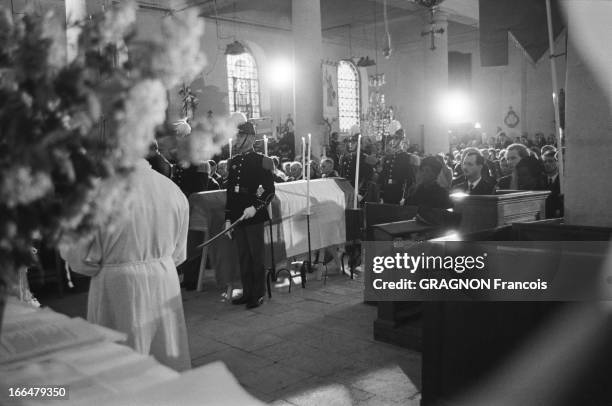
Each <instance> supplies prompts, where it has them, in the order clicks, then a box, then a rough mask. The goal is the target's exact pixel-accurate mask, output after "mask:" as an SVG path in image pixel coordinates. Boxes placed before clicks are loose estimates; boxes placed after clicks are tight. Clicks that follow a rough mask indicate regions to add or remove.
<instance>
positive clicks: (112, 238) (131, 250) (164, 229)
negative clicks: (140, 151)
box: [62, 161, 191, 371]
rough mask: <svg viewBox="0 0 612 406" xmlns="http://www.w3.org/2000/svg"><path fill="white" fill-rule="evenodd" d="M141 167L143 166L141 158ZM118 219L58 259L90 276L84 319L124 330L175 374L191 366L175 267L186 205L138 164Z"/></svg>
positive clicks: (183, 239)
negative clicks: (130, 196)
mask: <svg viewBox="0 0 612 406" xmlns="http://www.w3.org/2000/svg"><path fill="white" fill-rule="evenodd" d="M143 163H144V164H146V161H143ZM133 176H134V179H133V183H132V191H133V196H134V197H133V199H132V201H131V202H130V204H129V205H128V206H127V207H126V210H128V215H127V216H126V219H125V221H123V222H121V224H119V226H118V227H117V228H116V229H114V230H113V231H112V232H107V231H102V232H100V233H99V235H98V237H97V238H96V239H95V240H94V241H93V243H92V244H91V245H88V246H87V247H78V246H75V247H73V248H71V249H69V250H68V251H67V252H63V253H62V256H63V257H64V258H65V259H66V261H67V262H68V264H69V265H70V267H71V268H72V269H73V270H74V271H75V272H79V271H80V270H82V271H85V272H81V273H87V271H91V268H92V266H93V267H96V266H97V267H99V268H100V271H99V272H98V273H97V274H96V275H95V276H93V277H92V278H91V284H90V287H89V299H88V305H87V307H88V308H87V318H88V320H89V321H90V322H92V323H96V324H99V325H102V326H106V327H109V328H111V329H114V330H118V331H121V332H124V333H126V334H127V335H128V344H129V345H130V346H131V347H132V348H134V349H135V350H136V351H138V352H140V353H143V354H151V355H153V356H155V358H156V359H157V360H158V361H159V362H161V363H162V364H164V365H167V366H169V367H171V368H174V369H175V370H178V371H181V370H185V369H189V368H190V367H191V360H190V356H189V344H188V341H187V326H186V325H185V315H184V313H183V303H182V298H181V289H180V285H179V280H178V275H177V271H176V265H178V264H180V263H182V262H183V261H184V260H185V258H186V247H187V229H188V224H189V204H188V202H187V199H186V198H185V195H184V194H183V193H182V192H181V190H180V189H179V188H178V187H177V186H176V185H175V184H174V183H173V182H172V181H171V180H170V179H168V178H166V177H165V176H163V175H161V174H159V173H157V172H156V171H154V170H153V169H151V167H150V166H149V165H148V164H146V166H145V165H140V166H139V167H138V168H137V170H136V171H135V173H134V174H133Z"/></svg>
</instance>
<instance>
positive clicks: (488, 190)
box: [453, 178, 495, 196]
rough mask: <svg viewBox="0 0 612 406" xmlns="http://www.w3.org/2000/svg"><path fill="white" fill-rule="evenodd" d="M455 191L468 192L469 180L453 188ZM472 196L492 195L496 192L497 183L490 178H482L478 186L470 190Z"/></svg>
mask: <svg viewBox="0 0 612 406" xmlns="http://www.w3.org/2000/svg"><path fill="white" fill-rule="evenodd" d="M453 191H454V192H457V191H459V192H465V193H468V182H467V181H465V182H463V183H460V184H459V185H457V187H456V188H454V189H453ZM469 193H470V195H471V196H475V195H492V194H494V193H495V183H494V182H492V181H491V180H489V179H485V178H480V182H478V184H477V185H476V187H475V188H474V189H473V190H472V191H471V192H469Z"/></svg>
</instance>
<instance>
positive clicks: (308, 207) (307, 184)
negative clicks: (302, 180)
mask: <svg viewBox="0 0 612 406" xmlns="http://www.w3.org/2000/svg"><path fill="white" fill-rule="evenodd" d="M311 141H312V137H311V135H310V134H308V172H306V173H307V174H308V175H307V176H308V177H307V178H306V214H307V215H310V167H311V165H310V153H311V148H312V142H311Z"/></svg>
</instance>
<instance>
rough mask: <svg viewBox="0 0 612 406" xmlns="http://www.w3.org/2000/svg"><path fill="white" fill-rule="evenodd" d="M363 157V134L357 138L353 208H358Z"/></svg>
mask: <svg viewBox="0 0 612 406" xmlns="http://www.w3.org/2000/svg"><path fill="white" fill-rule="evenodd" d="M360 157H361V134H359V136H358V137H357V159H356V162H355V196H354V200H353V208H354V209H356V208H357V202H358V200H357V195H358V194H359V158H360Z"/></svg>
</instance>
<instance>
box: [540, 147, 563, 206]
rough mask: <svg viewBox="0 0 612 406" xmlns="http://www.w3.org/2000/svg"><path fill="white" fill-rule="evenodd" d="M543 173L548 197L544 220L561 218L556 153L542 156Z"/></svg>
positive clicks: (551, 151)
mask: <svg viewBox="0 0 612 406" xmlns="http://www.w3.org/2000/svg"><path fill="white" fill-rule="evenodd" d="M542 162H543V164H544V173H545V175H546V178H545V180H546V189H547V190H550V195H548V197H547V198H546V218H555V217H563V195H562V194H561V183H560V182H559V167H558V166H557V153H556V152H555V151H553V150H550V151H546V152H545V153H544V155H542Z"/></svg>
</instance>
